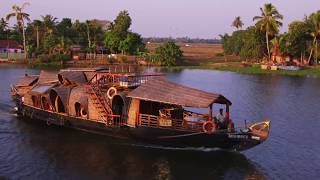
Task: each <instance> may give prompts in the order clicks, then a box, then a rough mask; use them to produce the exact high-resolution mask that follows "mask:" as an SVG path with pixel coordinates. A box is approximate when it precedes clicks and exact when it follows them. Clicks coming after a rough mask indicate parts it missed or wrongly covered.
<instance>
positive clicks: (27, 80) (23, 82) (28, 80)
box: [16, 76, 39, 87]
mask: <svg viewBox="0 0 320 180" xmlns="http://www.w3.org/2000/svg"><path fill="white" fill-rule="evenodd" d="M38 78H39V76H24V77H22V78H21V79H20V81H19V82H18V83H17V84H16V86H17V87H22V86H31V85H32V84H34V83H35V82H36V81H37V80H38Z"/></svg>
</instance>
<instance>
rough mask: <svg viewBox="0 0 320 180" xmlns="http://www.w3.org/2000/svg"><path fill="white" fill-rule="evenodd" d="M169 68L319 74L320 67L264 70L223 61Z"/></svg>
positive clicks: (288, 74) (245, 72) (256, 66)
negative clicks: (293, 69)
mask: <svg viewBox="0 0 320 180" xmlns="http://www.w3.org/2000/svg"><path fill="white" fill-rule="evenodd" d="M171 69H176V70H178V69H206V70H219V71H230V72H235V73H241V74H256V75H283V76H319V77H320V67H319V66H317V67H308V68H305V69H302V70H296V71H290V70H276V71H273V70H264V69H261V65H259V64H242V63H241V62H225V63H214V64H210V63H208V64H200V65H196V66H176V67H171Z"/></svg>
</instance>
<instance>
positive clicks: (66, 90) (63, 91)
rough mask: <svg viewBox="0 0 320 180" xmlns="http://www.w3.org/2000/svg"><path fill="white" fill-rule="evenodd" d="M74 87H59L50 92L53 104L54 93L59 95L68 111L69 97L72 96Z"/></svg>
mask: <svg viewBox="0 0 320 180" xmlns="http://www.w3.org/2000/svg"><path fill="white" fill-rule="evenodd" d="M71 89H72V87H70V86H59V87H56V88H52V89H51V90H50V99H51V102H53V99H52V98H53V92H55V93H57V95H58V96H59V97H60V99H61V101H62V103H63V105H64V107H65V108H66V110H67V109H68V104H69V96H70V91H71Z"/></svg>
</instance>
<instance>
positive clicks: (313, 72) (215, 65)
mask: <svg viewBox="0 0 320 180" xmlns="http://www.w3.org/2000/svg"><path fill="white" fill-rule="evenodd" d="M1 64H2V65H5V64H7V65H17V64H12V63H1ZM19 65H20V66H27V67H32V68H37V69H39V68H60V67H61V68H65V67H97V66H107V65H112V66H116V65H133V64H109V63H107V62H104V63H102V62H94V61H88V62H81V63H77V62H69V63H63V64H62V63H60V62H52V63H35V64H34V63H31V64H21V63H19ZM135 65H136V64H135ZM140 66H141V67H147V66H142V65H140ZM148 67H150V66H148ZM161 68H165V69H172V70H182V69H206V70H218V71H229V72H235V73H240V74H255V75H282V76H311V77H313V76H317V77H320V66H314V67H308V68H305V69H302V70H296V71H290V70H276V71H272V70H264V69H261V65H259V64H243V63H241V62H238V61H230V62H221V61H214V60H211V61H208V62H205V63H200V64H197V65H193V64H184V65H180V66H173V67H161Z"/></svg>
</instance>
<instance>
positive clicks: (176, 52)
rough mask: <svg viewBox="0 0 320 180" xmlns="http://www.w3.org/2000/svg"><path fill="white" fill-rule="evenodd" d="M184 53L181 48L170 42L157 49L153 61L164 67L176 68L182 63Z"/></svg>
mask: <svg viewBox="0 0 320 180" xmlns="http://www.w3.org/2000/svg"><path fill="white" fill-rule="evenodd" d="M182 53H183V52H182V51H181V50H180V46H178V45H176V44H175V43H174V42H171V41H169V42H167V43H165V44H163V45H161V46H159V47H157V48H156V50H155V55H154V56H153V58H154V59H153V60H152V61H158V63H159V64H160V65H162V66H175V65H177V64H179V63H181V58H182Z"/></svg>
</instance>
